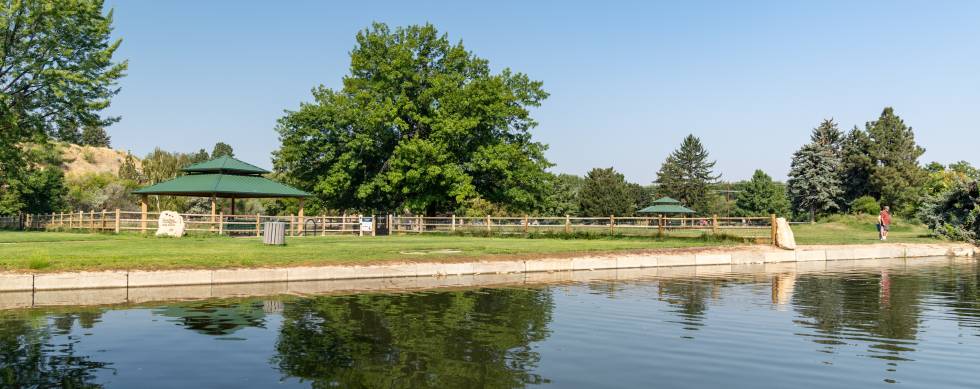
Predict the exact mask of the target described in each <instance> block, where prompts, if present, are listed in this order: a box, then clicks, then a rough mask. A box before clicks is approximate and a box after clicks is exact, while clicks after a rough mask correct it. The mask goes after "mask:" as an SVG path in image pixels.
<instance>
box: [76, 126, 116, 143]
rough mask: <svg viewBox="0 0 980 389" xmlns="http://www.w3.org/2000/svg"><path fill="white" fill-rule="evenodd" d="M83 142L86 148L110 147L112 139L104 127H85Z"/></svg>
mask: <svg viewBox="0 0 980 389" xmlns="http://www.w3.org/2000/svg"><path fill="white" fill-rule="evenodd" d="M81 141H82V144H83V145H86V146H96V147H109V142H110V138H109V134H108V133H106V131H105V129H104V128H102V127H85V129H83V130H82V139H81Z"/></svg>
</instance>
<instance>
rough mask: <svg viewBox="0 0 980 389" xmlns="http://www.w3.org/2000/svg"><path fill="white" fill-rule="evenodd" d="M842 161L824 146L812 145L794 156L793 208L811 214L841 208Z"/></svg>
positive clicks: (791, 186)
mask: <svg viewBox="0 0 980 389" xmlns="http://www.w3.org/2000/svg"><path fill="white" fill-rule="evenodd" d="M839 167H840V161H839V160H838V159H837V157H836V156H835V155H834V152H833V150H832V149H831V148H830V147H828V146H825V145H821V144H818V143H809V144H807V145H804V146H803V147H802V148H801V149H800V150H799V151H797V152H796V153H794V154H793V162H792V165H791V166H790V172H789V182H788V185H789V195H790V200H791V202H792V204H793V209H794V210H796V211H798V212H807V213H809V214H810V221H814V220H815V219H816V214H817V213H818V212H830V211H836V210H839V209H840V206H839V205H838V202H837V201H838V199H839V198H840V195H841V185H840V178H839V172H838V169H839Z"/></svg>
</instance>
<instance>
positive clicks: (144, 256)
mask: <svg viewBox="0 0 980 389" xmlns="http://www.w3.org/2000/svg"><path fill="white" fill-rule="evenodd" d="M793 229H794V232H795V234H796V240H797V243H799V244H868V243H877V242H878V240H877V233H876V232H875V226H874V218H857V217H844V218H835V219H831V220H828V221H825V222H821V223H817V224H813V225H811V224H800V225H794V226H793ZM532 238H535V239H529V238H524V237H509V238H500V237H494V238H486V237H473V236H446V235H425V236H392V237H376V238H371V237H353V236H328V237H308V238H289V239H288V243H289V244H288V245H287V246H285V247H271V246H265V245H263V244H262V243H261V241H260V240H258V239H256V238H229V237H218V236H196V237H195V236H191V237H184V238H181V239H171V238H155V237H152V236H150V237H142V236H139V235H128V234H124V235H109V234H84V233H63V232H11V231H0V270H14V271H28V270H32V271H66V270H108V269H177V268H200V269H206V268H226V267H256V266H299V265H325V264H352V263H368V262H377V261H386V260H428V261H431V260H461V259H473V258H494V257H497V258H512V257H520V256H534V255H544V254H573V253H588V252H617V251H636V250H652V249H668V248H686V247H699V246H700V247H703V246H723V245H734V244H736V243H734V242H733V241H731V240H726V239H697V238H664V239H656V238H650V237H634V238H623V237H619V238H615V237H613V238H610V237H596V236H588V237H586V236H577V235H575V234H572V235H570V236H564V237H563V236H561V235H558V236H551V237H547V236H537V235H536V236H532ZM563 238H565V239H563ZM585 238H588V239H585ZM889 242H899V243H929V242H937V240H936V239H934V238H930V237H929V236H928V231H927V230H926V229H925V228H924V227H921V226H916V225H911V224H906V223H902V222H898V223H896V225H895V226H893V228H892V233H891V236H890V239H889Z"/></svg>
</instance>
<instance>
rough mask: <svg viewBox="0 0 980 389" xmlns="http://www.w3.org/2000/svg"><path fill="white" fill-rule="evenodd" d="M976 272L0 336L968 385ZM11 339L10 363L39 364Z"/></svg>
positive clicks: (223, 314) (233, 357)
mask: <svg viewBox="0 0 980 389" xmlns="http://www.w3.org/2000/svg"><path fill="white" fill-rule="evenodd" d="M978 283H980V281H978V274H977V270H976V267H975V265H974V264H973V263H958V264H956V265H954V266H931V267H922V268H915V267H911V268H903V267H901V266H898V267H892V268H889V269H888V270H887V271H881V270H877V269H875V270H862V271H841V272H836V273H820V274H815V273H800V274H794V273H786V272H780V273H754V274H735V275H732V274H720V275H714V276H701V277H693V276H682V277H677V278H651V279H644V280H634V281H622V282H606V281H597V282H592V283H575V284H568V285H554V286H549V287H527V288H512V289H507V288H505V289H482V290H469V291H434V292H416V293H411V294H389V295H386V294H371V295H354V296H333V297H317V298H308V299H300V298H285V299H282V300H271V299H238V300H208V301H198V302H188V303H174V304H161V305H159V306H153V307H147V308H131V309H123V308H119V309H112V308H109V309H79V310H78V312H73V313H70V314H66V313H63V312H65V310H61V311H58V312H54V311H52V312H51V313H49V316H47V317H45V316H43V315H40V311H11V312H8V313H0V317H2V318H6V319H4V321H0V330H2V331H8V332H9V331H14V329H12V328H13V326H12V325H11V323H14V322H15V320H14V318H20V319H23V318H24V316H25V315H27V312H34V318H33V319H30V318H28V319H25V320H20V319H18V320H20V321H17V322H18V323H28V327H25V328H34V330H33V331H34V332H28V335H27V336H23V337H19V338H16V339H28V338H30V336H38V334H40V333H44V332H45V331H42V330H43V329H45V328H47V329H49V330H50V331H49V332H50V335H48V337H47V338H46V339H44V341H43V342H42V346H41V347H40V348H39V349H38V350H39V351H38V352H39V353H40V354H42V355H44V356H46V357H48V358H49V361H53V363H56V364H57V363H62V364H67V363H71V364H73V367H74V368H76V369H78V370H81V371H88V372H89V373H90V374H93V375H94V376H93V377H92V379H91V380H90V381H91V382H94V383H99V384H104V385H106V386H109V387H141V388H150V387H211V386H228V387H256V388H261V387H270V386H279V387H291V386H297V387H309V386H310V385H311V381H316V382H319V384H320V385H324V386H331V385H339V386H341V387H344V386H351V385H354V384H355V383H360V384H363V385H365V386H368V387H372V386H393V387H408V386H440V387H474V386H485V387H503V386H522V385H525V384H530V385H533V384H535V383H551V384H554V385H555V386H557V387H610V386H618V387H651V386H657V385H659V384H664V385H668V386H670V387H692V388H694V387H744V388H759V387H766V388H785V387H812V386H821V387H869V386H870V387H874V386H890V385H891V384H893V383H895V384H897V385H899V386H903V387H930V388H940V387H970V386H973V385H974V384H975V383H976V382H978V381H980V372H977V370H976V369H975V368H974V366H975V361H977V360H978V358H980V347H978V346H980V336H978V335H980V310H978V294H980V291H978ZM68 311H71V310H68ZM18 315H20V316H18ZM27 316H29V315H27ZM31 320H34V321H31ZM0 339H4V340H5V341H9V340H10V339H14V338H13V337H11V336H9V334H7V335H2V334H0ZM37 339H41V337H38V338H37ZM6 344H7V343H5V344H4V345H6ZM25 350H26V349H25ZM9 351H10V350H7V349H5V350H2V352H0V354H3V355H5V356H4V357H3V358H4V359H2V360H0V361H2V363H3V364H4V366H0V369H11V368H13V367H15V366H16V367H18V368H20V369H22V370H25V371H29V370H31V368H30V367H27V368H25V367H24V366H27V365H29V364H24V363H23V362H24V361H23V360H21V364H15V363H12V362H11V361H14V360H17V359H16V358H15V357H11V356H10V355H9ZM35 354H36V353H35ZM65 355H72V356H75V357H80V358H74V359H72V358H69V359H70V360H71V362H66V358H63V357H64V356H65ZM56 356H58V357H60V358H55V359H51V358H53V357H56ZM40 366H44V364H43V363H42V364H40ZM44 369H49V370H50V369H51V367H42V368H41V370H44ZM41 375H44V373H41ZM0 376H2V372H0ZM297 377H303V378H297ZM0 386H2V385H0ZM354 386H356V385H354Z"/></svg>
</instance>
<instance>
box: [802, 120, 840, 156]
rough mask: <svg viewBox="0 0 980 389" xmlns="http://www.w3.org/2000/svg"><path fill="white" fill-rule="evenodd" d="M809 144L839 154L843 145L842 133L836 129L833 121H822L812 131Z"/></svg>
mask: <svg viewBox="0 0 980 389" xmlns="http://www.w3.org/2000/svg"><path fill="white" fill-rule="evenodd" d="M810 142H812V143H816V144H819V145H822V146H827V147H829V148H830V149H831V150H834V152H835V153H839V152H840V150H841V147H842V146H843V143H844V133H843V132H842V131H841V130H840V129H839V128H837V123H836V122H834V119H824V121H823V122H820V125H819V126H817V128H814V129H813V132H812V133H811V134H810Z"/></svg>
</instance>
